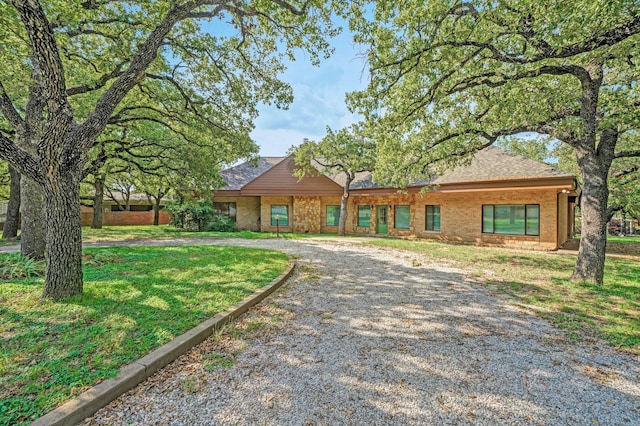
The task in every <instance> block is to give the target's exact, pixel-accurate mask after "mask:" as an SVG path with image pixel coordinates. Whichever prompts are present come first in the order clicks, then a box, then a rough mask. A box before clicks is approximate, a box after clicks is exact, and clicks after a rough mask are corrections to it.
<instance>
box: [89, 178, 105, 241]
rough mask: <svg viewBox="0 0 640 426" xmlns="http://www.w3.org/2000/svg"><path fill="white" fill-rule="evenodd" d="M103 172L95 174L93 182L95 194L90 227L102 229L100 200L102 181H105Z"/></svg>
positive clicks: (101, 197) (101, 199) (102, 196)
mask: <svg viewBox="0 0 640 426" xmlns="http://www.w3.org/2000/svg"><path fill="white" fill-rule="evenodd" d="M105 178H106V177H105V175H104V173H102V174H99V175H98V176H96V180H95V182H94V183H93V186H94V188H95V195H94V197H93V219H92V221H91V227H92V228H93V229H102V217H103V211H104V210H103V207H102V201H103V200H104V181H105Z"/></svg>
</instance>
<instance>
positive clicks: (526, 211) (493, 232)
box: [481, 204, 540, 237]
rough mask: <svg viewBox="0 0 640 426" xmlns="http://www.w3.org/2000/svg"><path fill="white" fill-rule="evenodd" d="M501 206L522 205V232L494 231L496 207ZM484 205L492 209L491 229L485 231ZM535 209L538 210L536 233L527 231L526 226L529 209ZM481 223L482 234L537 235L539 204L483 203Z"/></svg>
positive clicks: (538, 234) (538, 233)
mask: <svg viewBox="0 0 640 426" xmlns="http://www.w3.org/2000/svg"><path fill="white" fill-rule="evenodd" d="M498 206H501V207H505V206H518V207H520V206H522V207H524V230H523V233H521V234H514V233H504V232H496V207H498ZM485 207H491V209H492V212H491V213H492V217H491V231H487V230H485V223H484V222H485V220H484V219H485V215H484V210H485ZM530 208H531V209H532V210H535V209H537V211H538V215H537V219H538V221H537V223H538V226H537V233H535V234H534V233H529V232H528V231H529V227H528V226H527V219H529V209H530ZM481 217H482V219H481V223H482V233H483V234H489V235H517V236H526V237H539V236H540V204H483V205H482V214H481Z"/></svg>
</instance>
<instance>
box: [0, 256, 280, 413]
mask: <svg viewBox="0 0 640 426" xmlns="http://www.w3.org/2000/svg"><path fill="white" fill-rule="evenodd" d="M5 256H7V255H5V254H3V255H0V259H3V258H4V257H5ZM85 260H86V262H85V267H84V277H85V283H84V293H83V295H82V296H78V297H74V298H69V299H66V300H64V301H62V302H52V301H50V300H43V299H41V298H40V295H41V293H42V284H43V283H42V278H25V279H19V280H18V279H14V280H9V281H3V282H0V342H1V344H0V348H1V349H0V424H2V425H8V424H16V423H22V422H29V421H31V420H33V419H35V418H37V417H39V416H41V415H43V414H44V413H46V412H47V411H49V410H51V409H53V408H55V407H56V406H58V405H60V404H61V403H63V402H64V401H66V400H68V399H70V398H73V397H75V396H77V395H79V394H80V393H81V392H82V391H84V390H86V389H87V388H88V387H90V386H93V385H95V384H97V383H99V382H100V381H102V380H105V379H107V378H111V377H115V375H116V374H117V372H118V370H119V368H120V367H121V366H123V365H125V364H128V363H131V362H133V361H135V360H136V359H139V358H141V357H142V356H144V355H146V354H147V353H149V352H150V351H151V350H153V349H156V348H158V347H159V346H161V345H163V344H165V343H167V342H169V341H170V340H172V339H173V338H175V337H176V336H178V335H180V334H182V333H184V332H185V331H187V330H189V329H190V328H192V327H194V326H195V325H197V324H199V323H200V322H202V321H203V320H205V319H207V318H210V317H212V316H214V315H215V314H217V313H219V312H221V311H224V310H226V309H228V308H230V307H231V306H233V305H234V304H236V303H238V302H239V301H241V300H242V299H244V298H245V297H246V296H247V295H249V294H251V293H253V292H254V291H256V290H257V289H259V288H261V287H263V286H265V285H267V284H269V283H270V282H271V281H272V280H273V279H274V278H275V277H277V276H278V275H279V274H280V273H282V271H283V270H284V269H285V267H286V266H287V264H288V258H287V256H286V255H284V254H283V253H279V252H275V251H270V250H261V249H247V248H242V247H221V246H188V247H187V246H183V247H113V248H108V249H92V250H85Z"/></svg>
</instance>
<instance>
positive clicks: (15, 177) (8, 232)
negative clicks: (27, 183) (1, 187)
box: [2, 166, 20, 239]
mask: <svg viewBox="0 0 640 426" xmlns="http://www.w3.org/2000/svg"><path fill="white" fill-rule="evenodd" d="M9 179H10V180H11V183H10V189H9V204H8V205H7V216H6V218H5V220H4V228H2V238H5V239H6V238H16V237H17V236H18V224H19V223H20V222H19V221H20V173H18V172H17V171H16V169H14V168H13V167H11V166H9Z"/></svg>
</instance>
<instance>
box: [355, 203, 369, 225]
mask: <svg viewBox="0 0 640 426" xmlns="http://www.w3.org/2000/svg"><path fill="white" fill-rule="evenodd" d="M360 207H364V208H366V209H367V210H368V211H369V218H368V219H367V220H368V221H369V223H368V224H367V225H362V224H361V222H360ZM358 226H359V227H361V228H370V227H371V206H370V205H368V204H359V205H358Z"/></svg>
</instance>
